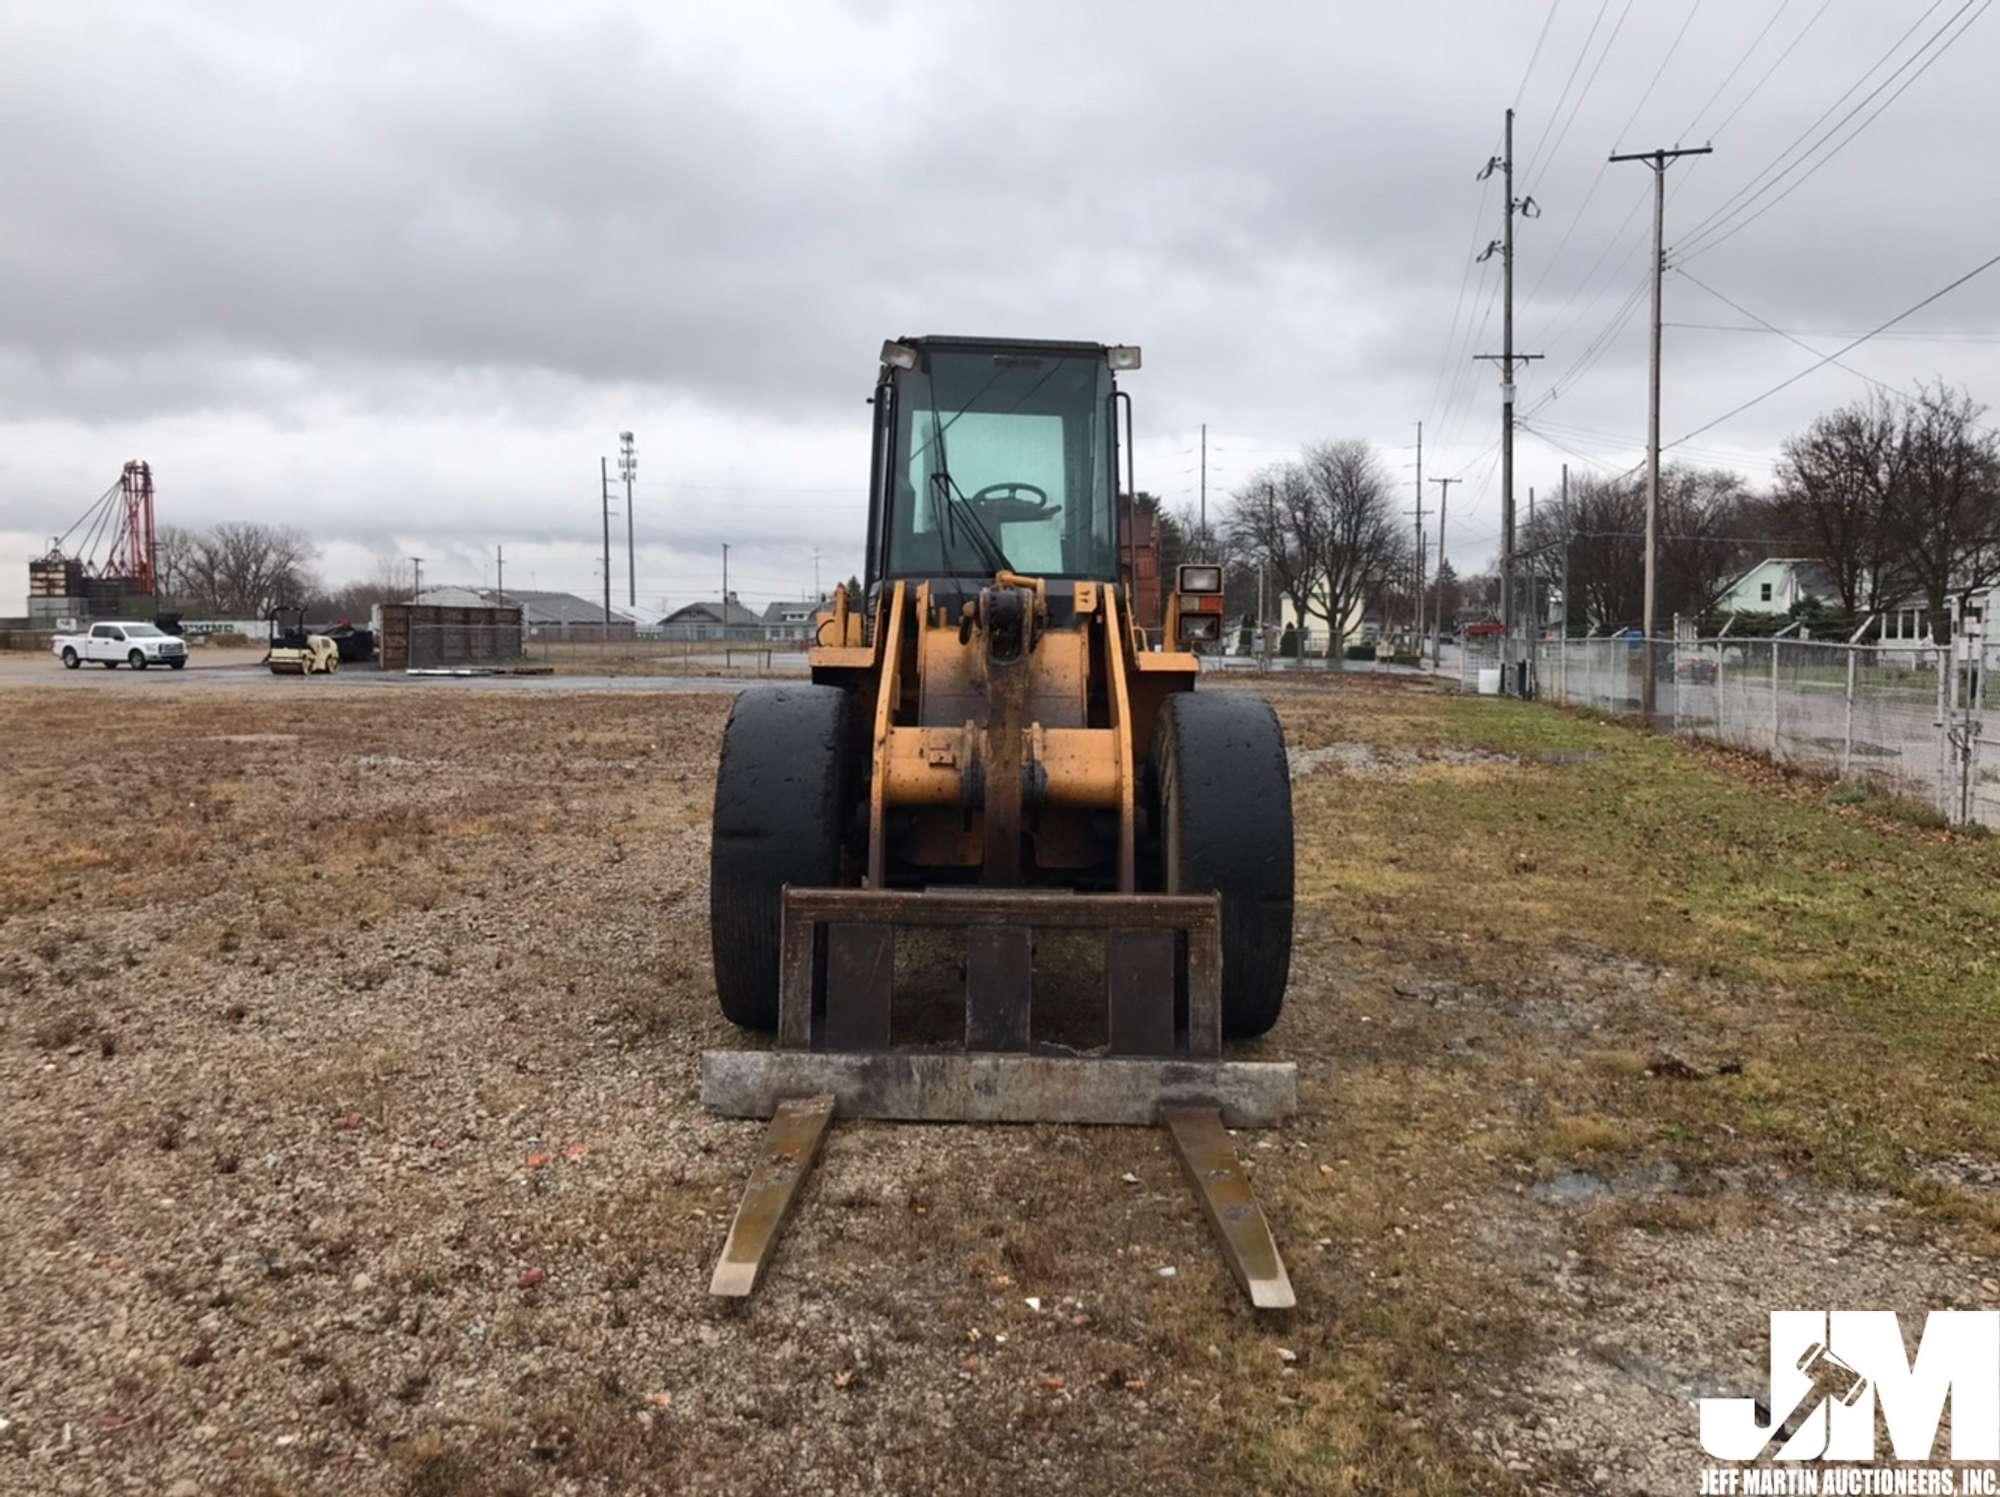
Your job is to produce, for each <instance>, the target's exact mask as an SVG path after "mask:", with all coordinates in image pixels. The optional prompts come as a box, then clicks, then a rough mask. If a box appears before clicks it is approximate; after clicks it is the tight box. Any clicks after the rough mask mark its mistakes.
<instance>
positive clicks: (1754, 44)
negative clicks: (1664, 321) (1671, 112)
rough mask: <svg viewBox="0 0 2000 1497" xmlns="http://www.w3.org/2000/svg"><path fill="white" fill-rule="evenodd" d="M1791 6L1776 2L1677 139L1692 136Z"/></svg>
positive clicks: (1780, 0) (1829, 1)
mask: <svg viewBox="0 0 2000 1497" xmlns="http://www.w3.org/2000/svg"><path fill="white" fill-rule="evenodd" d="M1832 3H1833V0H1826V4H1828V5H1830V4H1832ZM1791 6H1792V0H1778V8H1777V9H1776V10H1774V11H1772V12H1771V19H1770V20H1768V21H1766V22H1765V23H1764V27H1763V30H1761V31H1759V32H1758V33H1757V34H1756V35H1755V36H1753V37H1751V38H1750V45H1749V46H1747V47H1745V48H1744V49H1743V55H1742V56H1741V57H1739V58H1737V59H1736V66H1735V67H1733V68H1731V69H1730V70H1729V71H1728V72H1727V73H1725V74H1723V77H1722V81H1721V82H1720V83H1718V84H1716V85H1715V92H1714V93H1712V94H1710V95H1709V96H1708V102H1707V103H1705V104H1703V105H1702V106H1701V108H1699V109H1697V110H1696V111H1695V112H1694V118H1693V119H1691V120H1689V121H1688V122H1687V127H1686V128H1685V129H1683V130H1682V131H1681V133H1680V136H1679V138H1680V139H1681V140H1686V139H1687V138H1688V137H1689V136H1690V135H1692V134H1694V127H1695V126H1696V125H1699V124H1700V123H1701V117H1702V116H1703V115H1705V114H1707V113H1708V112H1709V110H1711V109H1713V108H1714V107H1715V101H1716V100H1717V99H1719V98H1721V97H1722V95H1723V93H1724V91H1725V90H1727V89H1728V87H1729V85H1730V84H1732V83H1734V82H1735V81H1736V75H1737V74H1738V73H1740V72H1742V71H1743V68H1744V65H1745V64H1746V63H1748V62H1749V61H1750V59H1751V58H1752V57H1754V56H1756V55H1757V49H1758V48H1759V47H1761V46H1763V45H1764V38H1765V37H1767V36H1769V35H1770V34H1771V28H1772V27H1773V26H1775V25H1777V24H1778V18H1779V17H1780V16H1782V15H1784V13H1785V12H1786V11H1788V10H1790V9H1791ZM1820 8H1821V9H1822V10H1824V9H1825V8H1826V6H1825V5H1822V6H1821V7H1820Z"/></svg>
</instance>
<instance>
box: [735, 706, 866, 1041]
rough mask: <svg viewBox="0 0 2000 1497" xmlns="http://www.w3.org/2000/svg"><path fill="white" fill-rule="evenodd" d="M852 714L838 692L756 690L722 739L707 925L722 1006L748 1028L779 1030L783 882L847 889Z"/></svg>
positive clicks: (740, 708) (737, 1021)
mask: <svg viewBox="0 0 2000 1497" xmlns="http://www.w3.org/2000/svg"><path fill="white" fill-rule="evenodd" d="M851 712H852V707H851V705H850V697H849V694H848V693H847V692H845V691H843V690H841V689H840V688H838V687H834V686H754V687H752V688H750V689H749V690H748V691H745V692H743V693H742V694H741V695H740V696H738V697H737V698H736V705H735V706H734V707H733V708H731V709H730V713H729V723H728V725H727V726H726V727H724V728H723V730H722V762H721V764H720V765H719V766H718V767H717V770H716V776H715V817H714V824H713V838H712V840H711V842H710V846H709V856H708V926H709V939H710V945H711V947H712V949H713V955H714V963H715V993H716V997H717V999H718V1000H719V1001H720V1002H721V1005H722V1012H723V1016H724V1017H725V1018H727V1019H728V1020H729V1021H730V1022H731V1023H732V1024H739V1025H741V1026H743V1027H744V1028H745V1029H775V1028H777V1025H778V932H779V927H780V924H781V922H782V918H783V898H782V891H783V890H784V887H785V885H786V884H797V885H799V886H800V887H821V888H823V887H825V886H827V885H829V884H834V883H838V882H839V881H840V841H841V831H842V829H843V827H844V826H845V825H846V822H847V815H848V806H849V800H848V795H849V785H848V772H847V759H848V725H849V718H850V713H851Z"/></svg>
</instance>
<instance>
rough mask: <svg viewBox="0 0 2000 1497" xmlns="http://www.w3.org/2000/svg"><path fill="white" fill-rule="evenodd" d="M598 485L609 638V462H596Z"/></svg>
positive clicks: (609, 635)
mask: <svg viewBox="0 0 2000 1497" xmlns="http://www.w3.org/2000/svg"><path fill="white" fill-rule="evenodd" d="M597 478H598V484H599V486H600V487H601V488H602V489H603V491H604V637H605V639H606V640H607V641H608V640H609V639H610V638H611V461H610V459H609V458H602V457H600V458H599V459H598V460H597Z"/></svg>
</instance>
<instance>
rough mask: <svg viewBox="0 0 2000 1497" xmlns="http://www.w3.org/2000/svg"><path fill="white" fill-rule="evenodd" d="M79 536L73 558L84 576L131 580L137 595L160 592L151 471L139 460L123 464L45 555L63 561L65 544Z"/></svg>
mask: <svg viewBox="0 0 2000 1497" xmlns="http://www.w3.org/2000/svg"><path fill="white" fill-rule="evenodd" d="M78 531H82V532H83V535H82V538H81V541H80V543H79V545H78V547H77V552H76V554H77V555H78V556H79V557H80V558H81V560H82V563H83V572H84V574H85V575H86V576H90V577H98V578H111V577H117V578H129V579H131V581H132V584H133V585H132V591H133V592H135V593H156V592H158V591H159V572H158V568H157V565H156V563H155V561H154V537H153V469H152V465H151V464H150V463H144V462H140V461H139V460H137V459H134V460H133V461H131V462H129V463H127V464H126V465H125V467H124V470H123V472H121V473H120V474H119V477H118V482H116V483H114V484H113V485H112V486H111V487H110V488H108V489H106V490H105V491H104V492H103V493H102V494H99V495H98V496H97V499H96V501H95V502H94V503H93V504H92V505H91V506H90V508H89V509H87V510H85V511H84V512H83V517H82V518H81V519H79V520H78V521H77V522H76V523H75V524H74V525H72V526H70V528H69V529H68V530H66V531H65V532H63V534H62V535H60V536H58V537H57V538H56V542H55V545H54V547H53V548H52V549H51V550H50V552H49V557H50V560H51V561H52V562H53V561H55V560H57V559H60V558H61V556H62V555H63V544H64V542H66V541H68V540H69V538H70V537H71V536H73V535H75V534H76V533H77V532H78ZM105 541H109V543H110V544H109V546H108V548H107V549H106V550H105V553H104V559H103V560H102V561H97V560H95V559H94V558H95V556H96V554H97V548H98V546H99V545H100V544H102V543H103V542H105Z"/></svg>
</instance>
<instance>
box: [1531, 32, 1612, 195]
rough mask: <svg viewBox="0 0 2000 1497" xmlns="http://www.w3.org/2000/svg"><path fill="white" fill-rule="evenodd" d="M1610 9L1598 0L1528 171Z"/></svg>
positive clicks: (1536, 139)
mask: <svg viewBox="0 0 2000 1497" xmlns="http://www.w3.org/2000/svg"><path fill="white" fill-rule="evenodd" d="M1610 8H1611V0H1598V3H1597V14H1596V15H1595V16H1594V17H1593V18H1592V19H1591V22H1590V30H1589V31H1587V32H1585V33H1584V37H1583V45H1582V46H1581V47H1579V48H1578V49H1577V53H1576V61H1575V62H1573V63H1571V64H1570V65H1569V76H1568V77H1567V78H1565V79H1563V86H1562V92H1561V93H1559V94H1557V95H1556V102H1555V107H1554V108H1553V109H1551V110H1550V111H1549V117H1548V119H1547V120H1546V121H1544V122H1543V125H1542V133H1541V134H1540V135H1538V136H1536V137H1535V148H1534V149H1533V150H1532V151H1530V152H1528V167H1527V170H1528V171H1532V170H1534V166H1535V163H1536V161H1538V160H1540V159H1541V154H1542V142H1543V141H1545V140H1547V139H1548V138H1549V126H1550V125H1552V124H1554V123H1555V119H1556V116H1557V115H1559V114H1561V113H1562V107H1563V105H1564V104H1566V103H1568V102H1569V89H1570V85H1571V84H1572V83H1574V82H1576V75H1577V72H1578V70H1579V69H1580V68H1582V66H1583V60H1584V58H1586V57H1588V56H1590V44H1591V43H1592V42H1594V41H1596V40H1597V28H1598V27H1599V26H1601V25H1603V24H1604V13H1605V12H1606V11H1607V10H1609V9H1610ZM1524 175H1525V173H1524Z"/></svg>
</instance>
